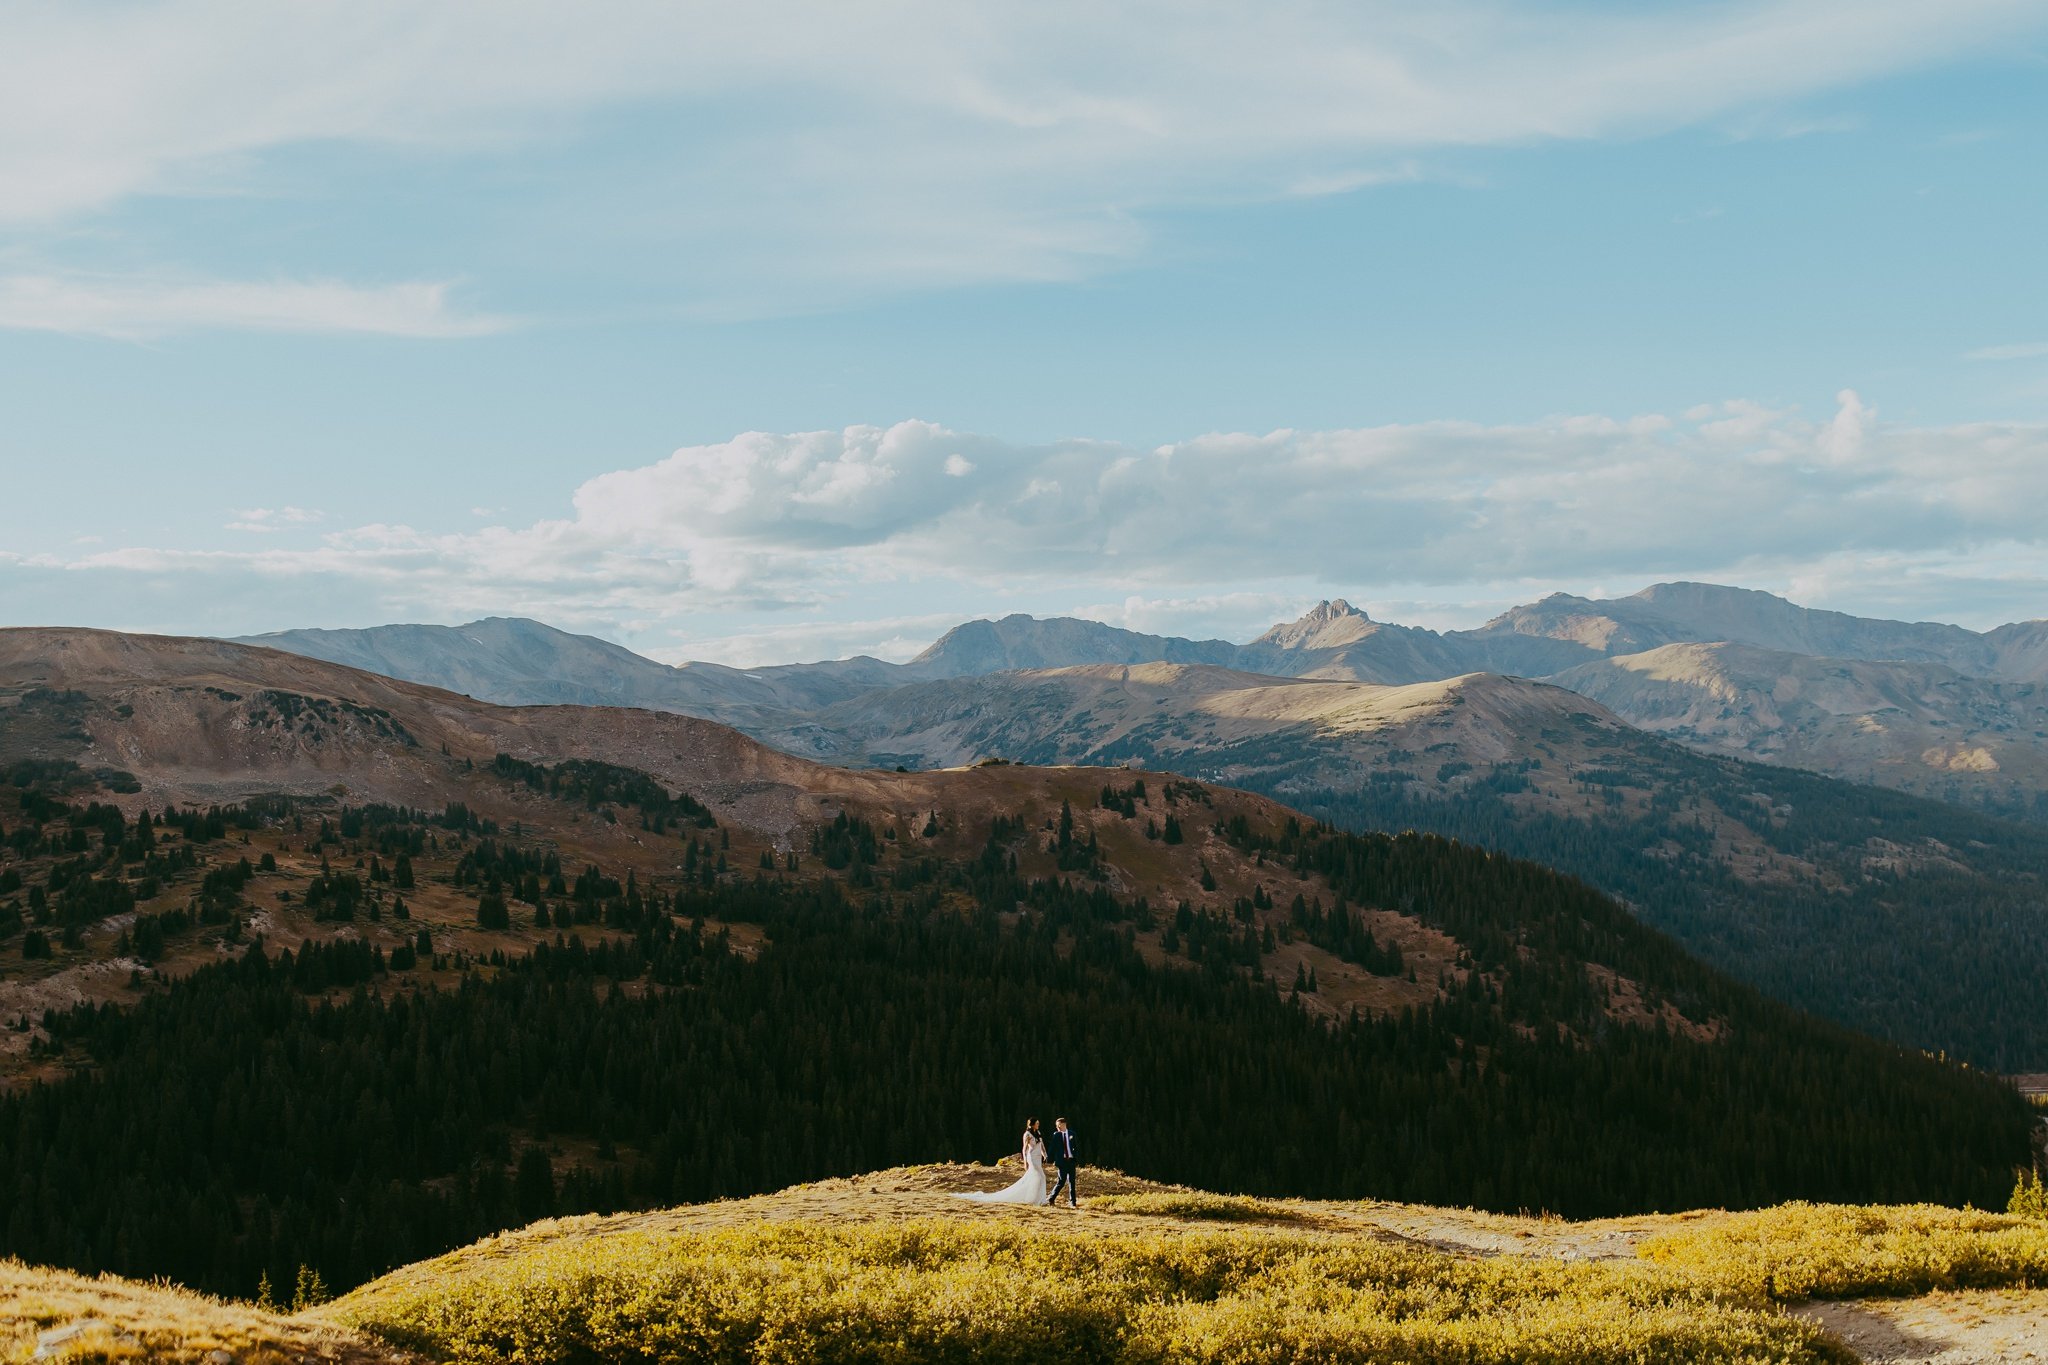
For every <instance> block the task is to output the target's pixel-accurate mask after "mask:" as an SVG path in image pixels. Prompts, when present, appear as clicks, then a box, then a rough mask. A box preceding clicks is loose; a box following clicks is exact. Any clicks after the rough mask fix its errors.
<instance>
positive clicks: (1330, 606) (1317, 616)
mask: <svg viewBox="0 0 2048 1365" xmlns="http://www.w3.org/2000/svg"><path fill="white" fill-rule="evenodd" d="M1346 617H1356V618H1357V619H1359V620H1361V621H1370V620H1372V617H1370V616H1368V615H1366V614H1365V608H1363V607H1354V606H1352V605H1351V604H1350V603H1349V602H1347V601H1345V600H1344V599H1343V598H1341V597H1326V598H1324V599H1323V600H1322V601H1320V602H1318V603H1316V604H1315V605H1314V606H1313V607H1310V608H1309V609H1308V610H1307V611H1305V612H1303V613H1302V614H1301V617H1300V619H1299V620H1297V621H1296V622H1295V624H1296V625H1324V624H1327V623H1328V622H1331V621H1341V620H1344V619H1345V618H1346Z"/></svg>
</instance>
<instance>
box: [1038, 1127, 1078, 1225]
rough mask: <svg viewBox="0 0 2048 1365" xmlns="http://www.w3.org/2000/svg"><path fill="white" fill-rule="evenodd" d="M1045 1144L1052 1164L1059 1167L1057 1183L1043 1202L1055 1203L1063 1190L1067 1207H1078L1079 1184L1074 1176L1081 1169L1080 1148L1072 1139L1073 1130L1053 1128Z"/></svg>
mask: <svg viewBox="0 0 2048 1365" xmlns="http://www.w3.org/2000/svg"><path fill="white" fill-rule="evenodd" d="M1045 1146H1046V1151H1047V1152H1048V1153H1049V1154H1050V1155H1051V1157H1052V1164H1053V1165H1055V1166H1057V1167H1059V1168H1060V1179H1059V1183H1058V1184H1057V1185H1054V1186H1053V1187H1052V1197H1051V1198H1050V1199H1047V1200H1046V1201H1045V1202H1046V1203H1048V1204H1057V1203H1058V1202H1059V1198H1060V1191H1061V1190H1065V1191H1066V1192H1067V1205H1068V1207H1070V1208H1072V1207H1078V1206H1079V1205H1080V1203H1081V1185H1080V1182H1079V1180H1077V1179H1076V1178H1075V1177H1076V1176H1077V1175H1078V1174H1079V1173H1080V1170H1081V1149H1080V1147H1079V1146H1078V1145H1077V1144H1076V1143H1075V1141H1074V1130H1073V1129H1071V1128H1069V1129H1067V1131H1066V1132H1064V1133H1062V1132H1060V1131H1059V1130H1058V1129H1054V1130H1053V1132H1052V1135H1051V1136H1050V1137H1048V1138H1047V1139H1046V1141H1045Z"/></svg>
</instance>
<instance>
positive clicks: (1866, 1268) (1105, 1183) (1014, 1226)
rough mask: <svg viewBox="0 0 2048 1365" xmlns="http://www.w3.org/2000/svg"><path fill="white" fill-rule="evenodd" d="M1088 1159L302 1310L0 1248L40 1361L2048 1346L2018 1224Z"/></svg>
mask: <svg viewBox="0 0 2048 1365" xmlns="http://www.w3.org/2000/svg"><path fill="white" fill-rule="evenodd" d="M1088 1175H1089V1176H1090V1178H1091V1180H1092V1185H1091V1192H1090V1197H1089V1199H1088V1201H1087V1203H1086V1205H1085V1206H1084V1207H1083V1208H1082V1209H1081V1210H1080V1211H1078V1212H1074V1211H1069V1210H1066V1209H1038V1208H1030V1209H1016V1208H1011V1209H1004V1208H994V1207H987V1206H980V1207H977V1206H973V1205H968V1204H964V1203H961V1202H959V1201H957V1200H955V1199H953V1198H952V1197H951V1196H952V1195H953V1194H955V1193H957V1192H961V1191H965V1190H971V1189H987V1188H992V1187H994V1186H996V1185H999V1184H1000V1183H1002V1182H1004V1181H1006V1180H1007V1179H1008V1176H1007V1174H1005V1173H1004V1172H1003V1171H1002V1170H1000V1169H993V1168H989V1167H985V1166H972V1165H952V1166H918V1167H907V1168H898V1169H893V1170H884V1171H878V1172H875V1173H873V1174H868V1175H862V1176H856V1177H851V1178H847V1179H841V1180H828V1181H822V1182H816V1183H813V1184H807V1185H803V1186H798V1187H794V1188H791V1189H788V1190H785V1191H783V1192H781V1193H780V1194H775V1195H768V1196H761V1197H757V1198H752V1199H745V1200H730V1201H722V1202H719V1203H715V1204H708V1205H694V1206H684V1207H677V1208H667V1209H661V1210H656V1211H651V1212H647V1213H637V1214H623V1215H615V1216H610V1217H582V1218H562V1219H552V1220H546V1221H542V1222H539V1223H535V1224H533V1225H531V1226H528V1227H526V1228H523V1229H520V1230H518V1231H514V1232H509V1233H506V1234H503V1235H501V1236H497V1237H493V1238H489V1239H487V1240H485V1241H482V1242H479V1243H477V1244H475V1245H473V1246H470V1247H467V1248H464V1249H462V1250H459V1251H455V1252H452V1253H450V1254H448V1255H445V1256H441V1257H438V1258H435V1259H433V1260H429V1261H423V1262H420V1263H418V1264H414V1265H408V1266H404V1267H401V1268H399V1269H397V1270H395V1271H393V1272H392V1273H390V1274H388V1275H385V1276H383V1277H381V1278H380V1279H378V1280H376V1281H374V1282H373V1283H370V1284H368V1285H365V1286H363V1287H361V1288H360V1289H357V1290H355V1291H354V1292H352V1293H350V1294H348V1295H346V1296H344V1297H343V1298H341V1299H339V1300H337V1301H335V1302H332V1303H326V1304H315V1305H312V1306H309V1307H307V1308H305V1309H303V1310H302V1311H300V1312H298V1313H296V1314H293V1315H290V1316H280V1315H278V1314H276V1313H266V1312H262V1311H258V1310H254V1309H251V1308H249V1307H248V1306H245V1305H237V1304H223V1303H219V1302H216V1301H208V1300H204V1299H200V1298H198V1297H196V1296H191V1295H188V1294H185V1293H184V1292H182V1291H179V1290H176V1289H173V1288H170V1287H167V1286H154V1287H143V1286H139V1285H134V1284H131V1283H124V1282H118V1281H98V1282H94V1281H88V1280H82V1279H79V1278H76V1277H71V1276H67V1275H64V1274H62V1273H61V1272H51V1271H35V1270H29V1269H26V1268H23V1267H20V1266H11V1267H4V1268H0V1333H7V1332H11V1333H12V1338H13V1339H12V1350H11V1352H10V1357H9V1358H13V1359H23V1360H25V1359H27V1358H28V1356H29V1355H30V1354H31V1353H33V1352H34V1350H35V1349H36V1344H37V1343H38V1342H39V1341H43V1342H49V1343H51V1344H50V1345H46V1346H45V1348H44V1349H45V1351H46V1353H47V1354H46V1358H57V1359H66V1358H69V1359H86V1358H119V1356H120V1353H121V1352H122V1351H123V1350H126V1351H128V1352H130V1353H132V1352H134V1351H135V1350H137V1349H138V1348H141V1349H146V1350H147V1351H148V1353H149V1355H150V1358H152V1359H164V1360H172V1361H180V1362H199V1361H203V1360H206V1359H208V1358H209V1353H210V1352H215V1351H221V1352H225V1355H224V1356H214V1357H211V1358H212V1359H214V1360H215V1361H220V1360H226V1361H229V1362H234V1361H242V1360H257V1359H275V1358H277V1357H278V1356H279V1355H282V1354H285V1353H289V1354H290V1355H292V1356H296V1357H298V1358H301V1359H310V1360H327V1361H347V1362H363V1363H366V1362H371V1361H388V1362H394V1365H395V1362H398V1361H401V1360H445V1361H479V1362H480V1361H486V1360H490V1361H495V1360H504V1359H519V1360H524V1361H528V1362H533V1363H534V1365H547V1363H548V1362H570V1361H575V1362H609V1361H622V1362H623V1361H631V1360H643V1359H647V1358H650V1357H654V1358H662V1359H671V1360H677V1361H699V1360H702V1361H711V1360H717V1361H728V1360H730V1361H755V1360H770V1359H847V1358H864V1357H865V1356H867V1355H869V1354H873V1353H877V1352H886V1353H887V1355H888V1358H890V1359H892V1360H898V1361H905V1362H950V1361H955V1360H968V1359H973V1360H977V1361H983V1360H998V1361H1001V1360H1013V1359H1014V1360H1019V1361H1023V1360H1043V1359H1060V1360H1102V1361H1138V1360H1145V1361H1161V1360H1164V1361H1183V1362H1195V1361H1208V1362H1223V1361H1240V1360H1252V1359H1273V1358H1284V1359H1296V1358H1303V1357H1310V1358H1338V1359H1353V1358H1356V1359H1380V1358H1399V1359H1403V1360H1408V1361H1413V1362H1419V1363H1420V1365H1429V1363H1430V1362H1439V1361H1441V1362H1449V1361H1457V1362H1473V1361H1481V1362H1501V1365H1506V1362H1510V1361H1528V1360H1536V1359H1541V1360H1545V1361H1551V1362H1556V1363H1557V1365H1609V1363H1610V1362H1611V1363H1614V1365H1618V1363H1619V1362H1624V1361H1630V1362H1633V1361H1642V1360H1660V1361H1685V1362H1713V1361H1726V1362H1736V1361H1744V1362H1764V1361H1770V1362H1790V1363H1793V1365H1804V1363H1805V1362H1829V1363H1831V1365H1832V1363H1836V1362H1843V1363H1846V1362H1850V1361H1854V1360H1858V1359H1868V1360H1872V1361H1879V1360H1891V1359H1900V1358H1912V1359H1920V1360H1940V1361H1943V1362H1946V1363H1947V1365H1971V1363H1972V1362H1982V1363H1983V1365H1990V1363H1991V1362H2013V1361H2024V1360H2027V1359H2031V1358H2034V1356H2035V1355H2036V1354H2038V1353H2040V1352H2041V1351H2042V1349H2043V1343H2042V1340H2041V1338H2040V1336H2039V1334H2038V1328H2039V1325H2040V1323H2041V1321H2042V1319H2043V1315H2044V1312H2048V1293H2044V1291H2043V1290H2042V1289H2041V1288H2040V1286H2041V1285H2042V1284H2043V1282H2044V1279H2048V1228H2044V1227H2043V1226H2042V1225H2041V1224H2039V1223H2038V1222H2030V1221H2029V1220H2025V1219H2019V1218H2012V1217H2006V1216H1998V1215H1986V1214H1970V1213H1960V1212H1957V1211H1954V1210H1945V1209H1931V1208H1849V1207H1828V1206H1809V1205H1793V1206H1787V1207H1783V1208H1777V1209H1770V1210H1765V1211H1762V1212H1760V1213H1755V1214H1732V1213H1724V1212H1718V1211H1711V1210H1709V1211H1699V1212H1692V1213H1683V1214H1676V1215H1664V1216H1656V1215H1650V1216H1639V1217H1632V1218H1626V1219H1615V1220H1602V1221H1597V1222H1590V1223H1573V1222H1566V1221H1564V1220H1561V1219H1557V1218H1551V1217H1541V1218H1530V1217H1507V1216H1501V1215H1491V1214H1478V1213H1473V1212H1470V1211H1466V1210H1458V1209H1449V1208H1440V1207H1430V1206H1421V1205H1403V1204H1390V1203H1385V1202H1376V1201H1365V1202H1330V1201H1314V1200H1302V1199H1275V1198H1249V1197H1244V1196H1232V1195H1216V1194H1207V1193H1203V1192H1200V1191H1197V1190H1192V1189H1187V1188H1184V1187H1177V1186H1167V1185H1160V1184H1157V1183H1155V1182H1150V1181H1145V1180H1138V1179H1133V1178H1131V1177H1128V1176H1123V1175H1119V1174H1117V1173H1115V1172H1113V1171H1101V1172H1095V1171H1090V1172H1088ZM1845 1233H1846V1234H1849V1236H1850V1240H1846V1241H1845V1240H1842V1239H1843V1236H1844V1234H1845ZM301 1288H303V1285H302V1286H301ZM81 1324H83V1326H82V1327H81ZM5 1342H6V1337H4V1336H0V1343H5ZM1855 1345H1862V1346H1864V1347H1866V1348H1868V1350H1869V1354H1867V1355H1858V1354H1856V1352H1855V1350H1854V1349H1853V1346H1855ZM1900 1348H1905V1349H1906V1350H1907V1351H1908V1352H1909V1354H1907V1355H1905V1356H1900V1355H1898V1354H1895V1352H1897V1351H1898V1350H1899V1349H1900ZM94 1350H98V1351H100V1352H102V1353H103V1354H102V1355H100V1356H93V1355H91V1354H90V1353H91V1352H92V1351H94Z"/></svg>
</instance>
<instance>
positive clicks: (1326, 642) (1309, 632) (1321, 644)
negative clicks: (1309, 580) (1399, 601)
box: [1252, 597, 1379, 649]
mask: <svg viewBox="0 0 2048 1365" xmlns="http://www.w3.org/2000/svg"><path fill="white" fill-rule="evenodd" d="M1378 629H1379V626H1378V624H1377V623H1375V622H1374V621H1373V619H1372V618H1371V617H1370V616H1367V615H1366V614H1365V613H1364V612H1363V611H1361V610H1359V609H1358V608H1357V607H1354V606H1352V605H1351V604H1350V603H1349V602H1347V601H1345V600H1344V599H1343V598H1341V597H1338V598H1326V599H1324V600H1323V601H1321V602H1318V603H1316V604H1315V605H1314V606H1313V607H1310V608H1309V609H1308V610H1307V611H1305V612H1303V613H1302V614H1301V615H1300V616H1298V617H1296V618H1295V619H1294V620H1292V621H1285V622H1282V623H1281V624H1280V625H1277V626H1275V627H1273V628H1272V629H1271V630H1269V631H1267V632H1266V633H1265V634H1264V635H1261V636H1260V637H1259V638H1258V639H1256V640H1254V641H1252V645H1253V647H1257V646H1260V645H1265V646H1268V647H1271V648H1275V649H1337V648H1340V647H1341V646H1344V645H1348V644H1355V643H1357V642H1358V641H1359V640H1361V639H1364V638H1365V637H1366V636H1367V635H1370V634H1372V633H1373V632H1374V631H1375V630H1378Z"/></svg>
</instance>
